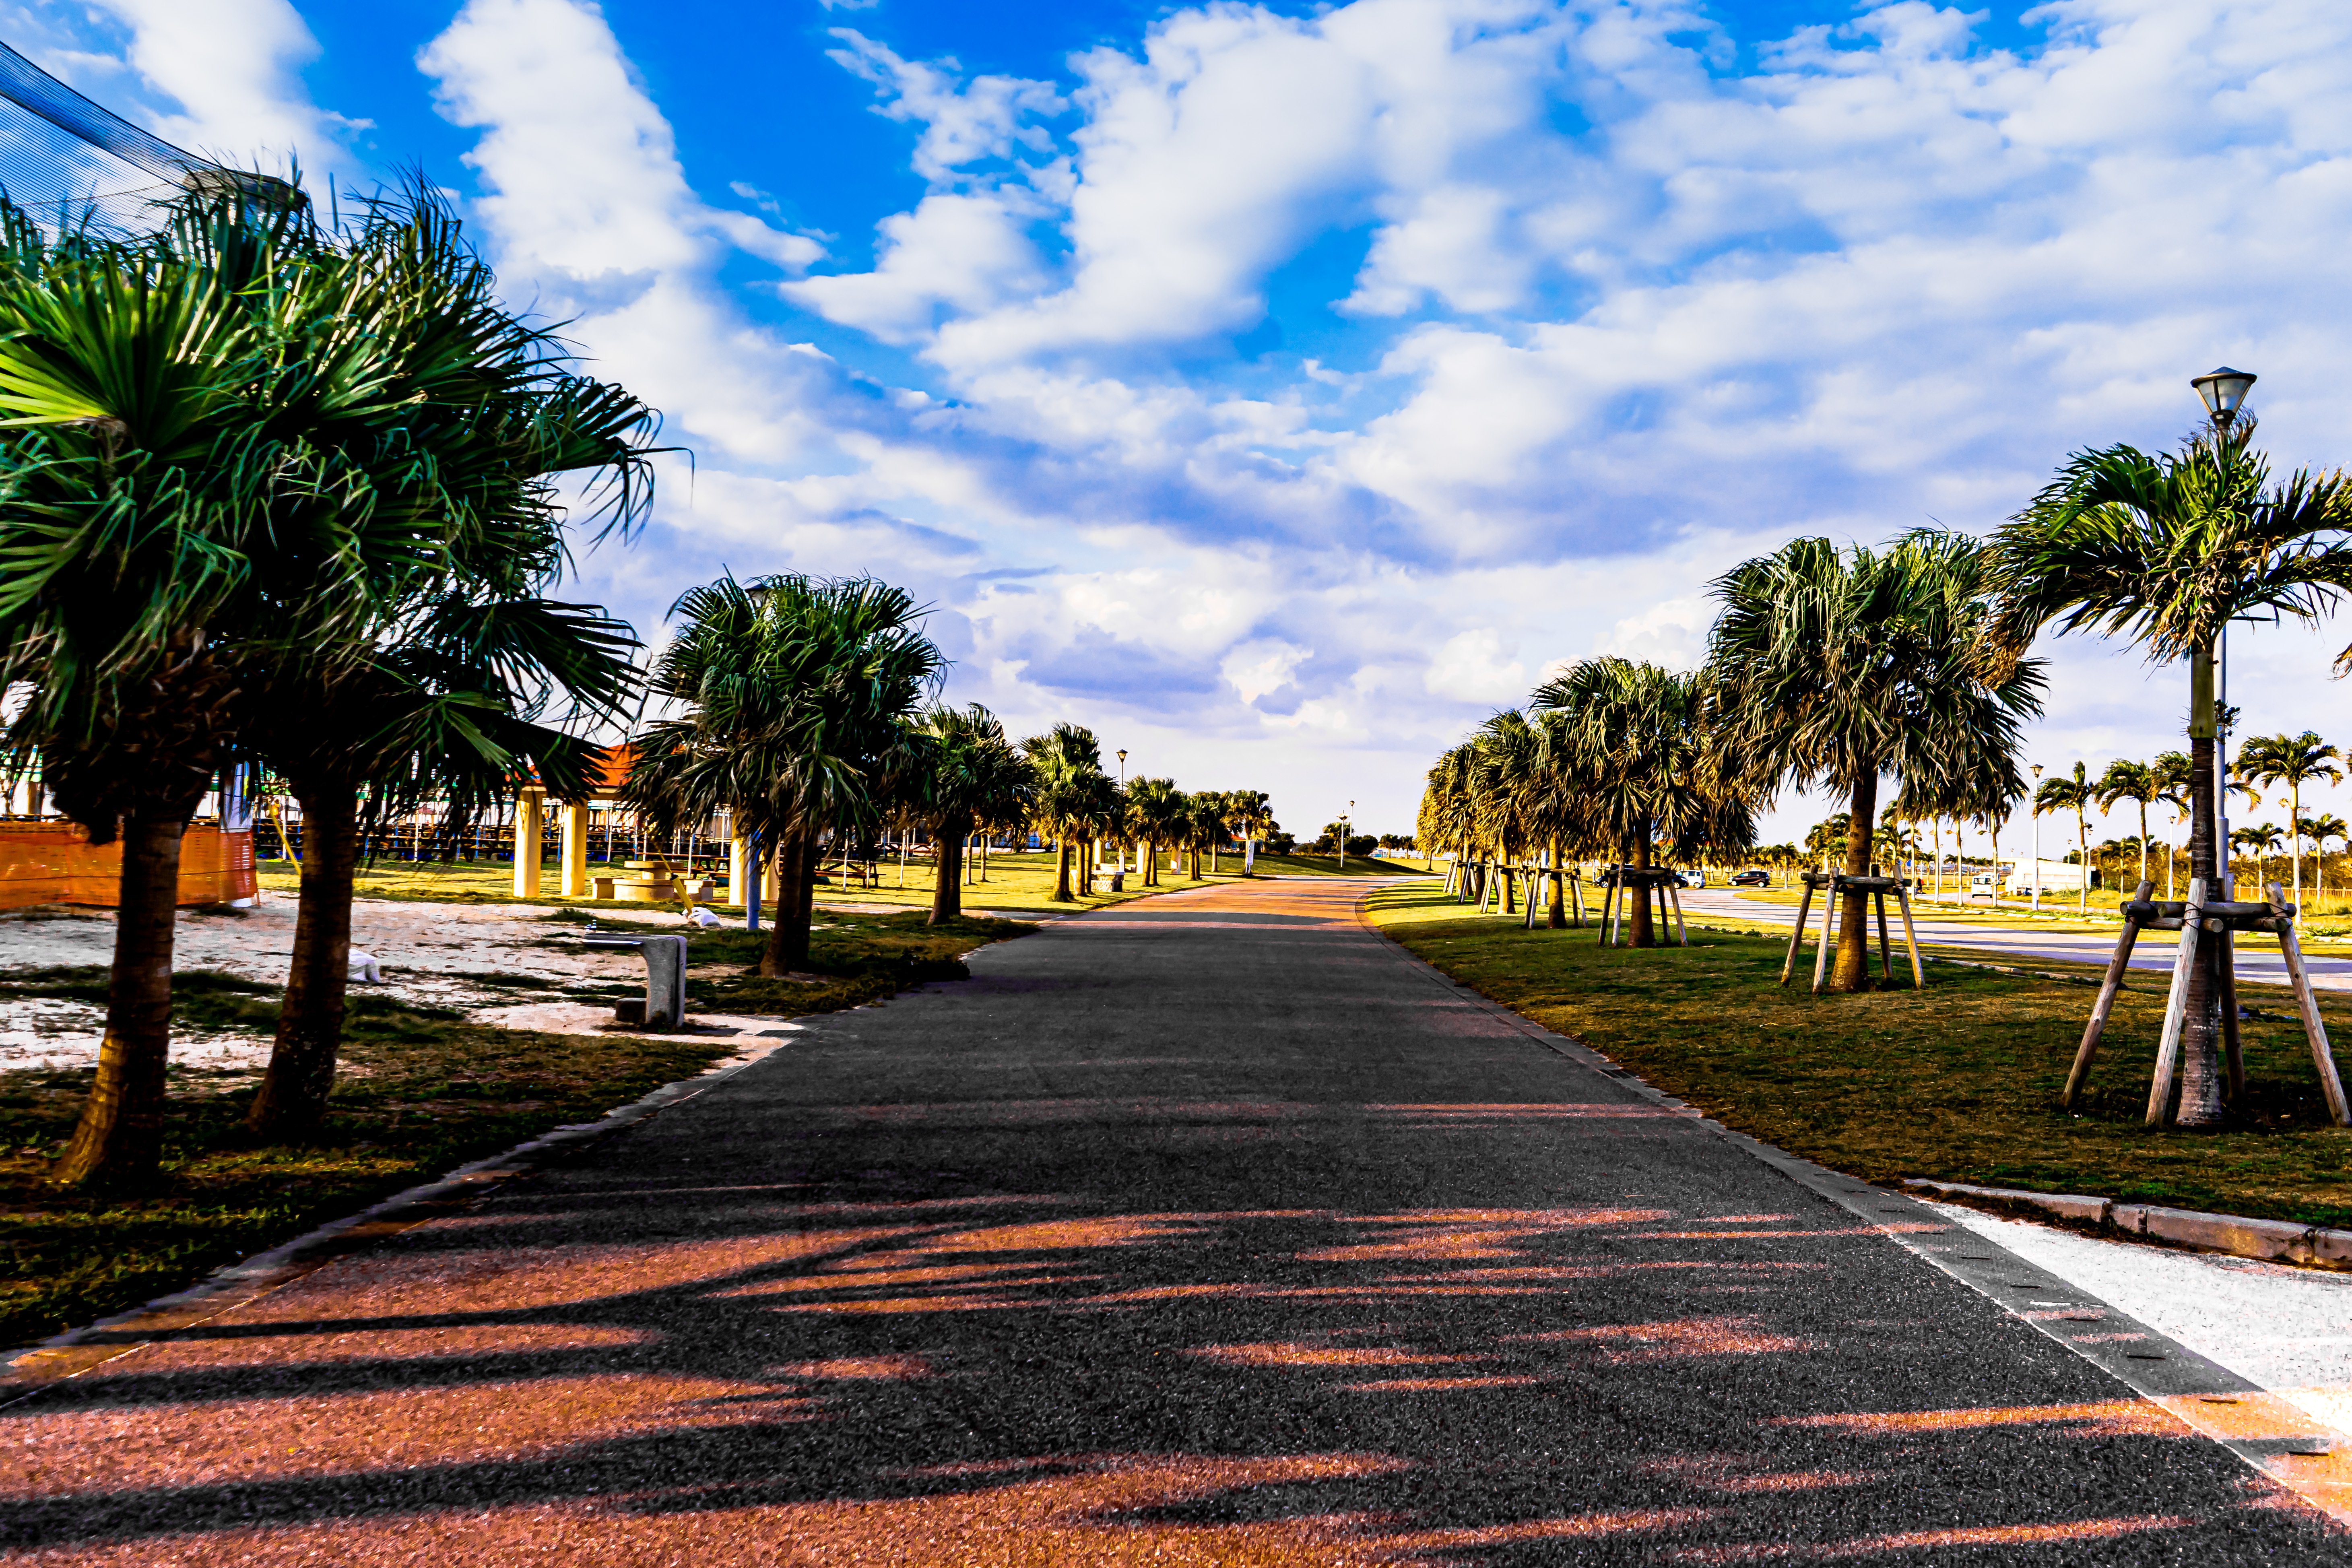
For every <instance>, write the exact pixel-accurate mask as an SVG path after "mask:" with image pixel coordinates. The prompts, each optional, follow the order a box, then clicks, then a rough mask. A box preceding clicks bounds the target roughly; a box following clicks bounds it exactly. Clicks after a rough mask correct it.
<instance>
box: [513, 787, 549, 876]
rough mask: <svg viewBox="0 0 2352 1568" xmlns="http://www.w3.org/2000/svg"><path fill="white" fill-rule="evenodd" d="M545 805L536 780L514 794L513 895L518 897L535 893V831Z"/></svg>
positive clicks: (537, 834)
mask: <svg viewBox="0 0 2352 1568" xmlns="http://www.w3.org/2000/svg"><path fill="white" fill-rule="evenodd" d="M546 807H547V792H546V791H545V790H543V789H541V788H540V787H539V786H538V785H537V784H530V785H527V786H525V787H524V789H523V790H522V792H521V793H520V794H519V795H516V796H515V857H514V896H515V897H516V898H518V899H535V898H537V897H539V832H540V826H541V813H542V812H544V811H545V810H546Z"/></svg>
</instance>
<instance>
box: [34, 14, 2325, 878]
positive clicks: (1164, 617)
mask: <svg viewBox="0 0 2352 1568" xmlns="http://www.w3.org/2000/svg"><path fill="white" fill-rule="evenodd" d="M0 23H5V37H7V38H8V39H9V41H10V42H12V43H14V44H15V45H16V47H19V48H22V49H24V50H25V51H26V53H28V54H30V55H32V56H33V57H34V58H37V59H38V60H40V61H41V62H42V63H43V64H45V65H47V67H49V68H51V69H53V70H56V71H57V72H58V74H60V75H62V76H64V77H66V78H67V79H68V80H71V81H73V82H74V83H75V84H76V85H77V86H79V87H81V88H82V89H84V90H85V91H88V92H89V93H91V94H92V95H93V96H95V97H98V98H100V100H102V101H105V102H108V103H110V104H111V105H114V106H116V107H118V108H119V109H121V110H122V111H123V112H125V113H127V114H129V115H131V117H132V118H134V119H140V120H142V121H145V122H147V123H150V124H152V125H153V126H154V127H155V128H156V129H157V130H158V131H159V132H162V133H163V134H165V135H167V136H170V137H173V139H175V140H179V141H182V142H186V143H189V144H193V145H195V146H199V147H201V148H204V149H205V150H206V151H209V152H212V153H215V154H216V155H224V156H230V157H238V158H243V159H248V160H249V159H255V158H265V159H278V160H282V159H284V158H285V157H287V156H289V154H290V155H296V156H299V160H300V163H301V165H302V167H303V169H304V170H305V172H306V174H307V176H308V177H309V178H310V180H311V181H312V182H313V184H316V185H320V186H323V184H324V183H325V182H326V181H328V180H329V179H334V180H341V181H352V182H359V183H362V184H365V183H367V182H370V181H373V180H377V179H382V178H385V177H388V176H390V175H392V174H396V173H397V172H398V171H399V170H401V169H403V168H404V167H408V166H412V165H421V166H422V167H423V168H424V169H425V171H426V172H427V173H428V174H429V175H430V176H431V177H432V178H433V179H435V180H436V181H437V182H440V183H441V184H445V185H446V186H447V187H448V188H449V189H450V190H451V191H452V192H453V193H454V194H455V195H457V199H458V200H459V201H460V202H461V204H462V205H463V206H464V209H465V211H466V212H467V217H468V220H469V222H470V223H471V225H472V226H473V227H474V231H475V232H476V233H477V235H478V237H480V240H481V242H482V244H483V245H484V247H485V248H486V249H487V250H488V252H489V253H490V254H491V255H492V257H493V258H495V259H496V260H497V262H498V264H499V270H500V276H501V278H502V279H503V281H504V284H505V286H506V287H507V288H508V289H509V290H510V292H511V294H512V295H513V297H514V298H515V299H516V300H518V301H519V302H522V303H525V304H528V305H530V306H531V307H532V308H535V309H538V310H542V311H544V312H546V313H548V314H550V315H551V316H556V317H560V318H562V319H565V320H567V321H571V322H572V326H571V328H570V331H571V333H572V337H573V338H574V340H575V341H576V342H578V343H579V345H580V348H581V351H582V353H583V355H584V356H586V357H587V358H588V359H589V360H590V362H591V363H592V364H593V368H594V369H595V370H596V372H597V373H598V374H604V375H607V376H610V377H612V378H614V379H616V380H619V381H622V382H624V383H625V384H628V385H629V386H630V387H631V388H632V389H634V390H635V391H637V392H639V393H640V394H641V395H645V396H646V397H647V398H648V399H650V400H651V401H653V402H655V403H656V404H657V405H660V406H661V407H662V408H663V409H664V410H665V411H666V413H667V416H668V420H669V426H668V429H669V434H670V436H671V437H672V438H673V439H676V440H678V441H680V442H682V443H684V444H686V445H688V446H689V447H692V448H693V451H694V455H695V460H694V465H693V467H692V468H691V470H689V469H688V468H687V467H686V466H685V465H684V464H683V463H680V464H677V465H674V466H673V467H672V468H671V469H670V471H668V472H667V473H666V474H665V476H664V481H663V490H662V501H661V506H660V510H659V514H658V517H657V520H656V523H655V525H654V526H653V527H652V528H651V529H650V530H648V531H647V532H646V535H645V536H644V538H643V539H642V540H641V541H640V542H638V543H637V544H636V545H635V546H634V547H632V548H630V549H627V550H619V549H612V548H607V549H604V550H602V551H599V552H596V553H594V554H593V555H590V556H587V557H585V558H583V561H582V563H581V566H580V576H581V580H582V588H583V592H584V593H586V594H589V595H594V596H596V597H599V598H602V599H604V600H605V601H606V602H608V603H610V604H612V605H614V606H615V607H616V608H618V609H620V610H622V611H623V612H625V613H626V614H627V615H629V616H631V617H632V618H633V619H634V620H635V621H636V623H637V624H638V626H640V628H641V629H642V630H644V631H645V632H646V634H647V635H648V636H652V637H657V636H658V634H659V626H660V623H661V616H662V613H663V611H664V609H665V608H666V606H667V605H668V603H669V602H670V600H671V599H672V598H673V597H674V596H675V595H676V594H677V592H678V591H679V590H680V589H682V588H684V587H686V586H688V584H692V583H693V582H696V581H698V580H703V579H706V578H708V577H709V575H711V574H714V573H716V572H717V571H718V570H719V569H720V568H721V567H722V566H724V567H729V568H731V569H733V570H735V571H736V572H738V573H743V574H752V573H760V572H768V571H779V570H787V569H791V570H803V571H811V572H818V573H847V572H858V571H870V572H874V573H877V574H881V575H883V576H886V577H889V578H891V579H893V580H895V581H899V582H902V583H905V584H908V585H909V586H910V587H912V588H913V589H914V590H915V591H916V592H917V593H918V594H919V595H921V596H922V597H923V598H924V599H925V600H926V601H927V602H929V603H930V604H932V605H935V606H937V613H936V616H935V620H934V627H935V630H936V632H937V634H938V636H939V637H940V641H941V642H942V644H943V645H944V646H946V647H947V648H948V649H949V651H950V653H951V654H952V655H954V657H955V658H956V659H957V660H958V663H957V666H956V668H955V671H954V674H953V677H952V679H951V681H950V696H951V697H952V698H954V699H955V700H980V701H985V702H987V703H989V704H990V705H991V706H992V707H994V708H996V709H998V710H1000V711H1001V712H1003V714H1004V715H1005V716H1006V718H1007V720H1008V721H1009V722H1010V723H1011V724H1013V726H1014V727H1015V728H1016V729H1027V728H1030V727H1034V726H1042V725H1043V724H1045V723H1046V722H1048V721H1052V720H1054V719H1058V718H1072V719H1076V720H1079V721H1084V722H1087V723H1089V724H1091V725H1092V726H1093V727H1094V728H1095V729H1096V730H1097V731H1098V732H1099V733H1100V734H1101V735H1102V736H1103V738H1104V740H1105V742H1106V744H1107V745H1108V746H1111V747H1118V746H1124V747H1126V748H1128V749H1129V752H1130V753H1131V758H1132V763H1133V764H1134V765H1135V766H1136V767H1138V768H1139V769H1141V770H1143V771H1149V772H1152V773H1171V774H1173V775H1175V776H1176V777H1177V778H1178V779H1179V781H1180V782H1181V783H1185V784H1192V785H1202V786H1212V787H1233V786H1248V787H1256V788H1263V789H1266V790H1269V791H1270V792H1272V793H1273V795H1274V796H1275V800H1276V811H1277V814H1278V815H1279V816H1281V817H1282V818H1283V820H1284V821H1285V822H1286V824H1288V825H1289V826H1293V827H1308V828H1311V827H1312V826H1316V825H1318V824H1319V823H1321V822H1322V821H1324V820H1326V819H1328V817H1329V816H1332V815H1333V814H1334V813H1335V812H1336V811H1337V810H1339V808H1341V807H1342V806H1344V805H1346V804H1347V802H1348V801H1349V800H1351V799H1352V800H1354V801H1356V802H1357V809H1356V816H1357V819H1358V821H1359V822H1360V823H1363V824H1365V825H1366V826H1375V827H1391V826H1393V827H1400V828H1401V827H1404V826H1408V825H1409V822H1410V818H1411V816H1412V805H1413V802H1414V800H1415V799H1416V798H1417V795H1418V793H1419V775H1420V773H1421V771H1422V769H1423V767H1424V766H1425V765H1426V763H1427V762H1428V760H1429V759H1430V757H1431V756H1432V755H1433V753H1434V752H1436V751H1437V750H1439V749H1440V748H1442V747H1443V746H1444V745H1446V744H1449V743H1450V742H1452V741H1454V739H1456V738H1457V737H1458V736H1459V735H1460V734H1461V733H1462V732H1463V731H1465V730H1466V729H1467V728H1469V727H1470V726H1472V725H1474V724H1475V723H1476V722H1477V721H1480V720H1481V719H1483V718H1484V717H1485V716H1486V714H1488V713H1490V712H1492V711H1493V710H1495V709H1496V708H1497V707H1501V706H1506V705H1508V704H1510V703H1512V702H1514V701H1516V700H1518V699H1519V698H1520V697H1521V696H1522V695H1523V694H1524V693H1525V691H1526V690H1527V689H1528V687H1529V686H1530V685H1532V684H1533V683H1534V682H1535V681H1536V680H1538V679H1541V677H1542V676H1543V674H1544V673H1545V671H1546V670H1547V669H1549V668H1551V667H1553V666H1555V665H1557V664H1558V663H1559V662H1560V661H1563V660H1568V659H1573V658H1580V657H1583V656H1585V655H1589V654H1591V653H1595V652H1603V651H1607V652H1619V653H1625V654H1630V655H1634V656H1637V657H1646V658H1658V659H1661V660H1663V661H1665V662H1669V663H1675V664H1688V663H1691V662H1694V661H1695V660H1696V658H1697V657H1698V654H1699V651H1700V647H1701V645H1702V642H1703V638H1704V634H1705V629H1706V622H1707V620H1708V618H1709V610H1708V604H1707V598H1706V584H1707V583H1708V581H1709V580H1710V579H1711V578H1712V577H1713V576H1715V575H1716V574H1718V573H1720V572H1721V571H1723V570H1724V569H1725V568H1727V567H1728V566H1729V565H1730V564H1732V563H1734V562H1736V561H1737V560H1738V559H1739V558H1740V557H1741V556H1743V555H1745V554H1748V553H1751V552H1756V551H1759V550H1763V549H1768V548H1769V547H1771V546H1772V545H1774V544H1777V543H1778V542H1780V541H1782V540H1784V539H1786V538H1789V537H1791V536H1793V535H1796V534H1799V533H1808V532H1821V533H1828V534H1831V535H1832V536H1835V537H1839V538H1860V539H1868V540H1875V539H1879V538H1883V537H1885V536H1887V535H1889V534H1891V533H1894V532H1896V531H1901V530H1904V529H1906V528H1910V527H1913V526H1916V525H1918V524H1920V523H1923V522H1927V521H1941V522H1944V523H1947V524H1950V525H1953V526H1958V527H1964V528H1970V529H1982V528H1986V527H1989V526H1990V525H1992V524H1993V523H1995V522H1997V521H1999V520H2000V518H2001V517H2002V516H2004V515H2006V514H2007V513H2008V512H2010V511H2011V510H2014V509H2015V508H2016V507H2017V506H2018V505H2019V504H2020V503H2021V501H2022V500H2024V499H2025V498H2026V497H2028V496H2029V495H2030V494H2031V493H2032V490H2033V489H2035V488H2037V486H2038V485H2039V483H2040V482H2041V480H2042V479H2043V478H2044V477H2045V476H2046V475H2047V474H2048V473H2049V471H2050V470H2051V468H2053V466H2054V465H2055V464H2056V463H2057V462H2058V461H2059V460H2061V459H2062V458H2063V456H2064V454H2065V453H2066V452H2067V451H2068V450H2069V449H2070V448H2072V447H2076V446H2080V445H2083V444H2085V443H2091V442H2104V441H2109V440H2116V439H2130V440H2135V441H2138V442H2141V443H2144V444H2161V443H2164V442H2167V441H2169V440H2171V439H2172V438H2174V437H2178V436H2179V434H2181V433H2182V431H2183V430H2184V429H2185V428H2186V427H2187V426H2188V424H2189V420H2190V417H2191V416H2192V415H2193V413H2194V411H2195V408H2194V404H2193V402H2192V401H2191V398H2190V395H2189V391H2188V388H2187V386H2186V379H2187V377H2188V376H2189V374H2193V373H2195V372H2197V371H2200V370H2203V369H2206V368H2209V367H2210V366H2211V365H2212V364H2214V363H2221V362H2223V361H2228V362H2231V363H2241V364H2245V365H2248V366H2250V367H2251V368H2253V369H2256V370H2258V371H2260V372H2261V373H2262V374H2263V383H2262V384H2261V386H2260V387H2259V388H2258V389H2257V393H2256V404H2257V405H2258V407H2259V408H2260V409H2261V411H2262V413H2263V416H2264V418H2265V425H2264V430H2265V435H2266V438H2267V439H2268V441H2269V442H2270V444H2271V445H2272V447H2273V449H2274V451H2275V452H2276V453H2277V454H2278V456H2279V458H2280V459H2281V461H2282V462H2283V463H2296V462H2302V463H2314V464H2321V465H2331V466H2332V465H2333V464H2334V463H2336V461H2338V460H2339V459H2340V458H2341V457H2342V456H2343V451H2342V448H2343V444H2344V426H2345V422H2344V417H2343V411H2344V404H2345V399H2344V396H2343V395H2342V393H2341V391H2340V387H2341V384H2342V372H2341V367H2342V366H2343V365H2344V364H2345V363H2347V359H2352V355H2347V350H2352V315H2348V314H2347V309H2346V306H2345V303H2344V289H2343V287H2342V278H2343V271H2344V263H2343V260H2342V258H2343V257H2344V256H2345V255H2346V254H2347V239H2352V232H2347V231H2352V48H2347V44H2352V37H2348V36H2347V35H2352V8H2347V7H2346V6H2344V5H2341V4H2340V0H2056V3H2054V4H2048V5H2036V6H2032V7H2028V6H2023V5H2015V4H2009V3H2006V0H2002V3H1994V4H1989V5H1985V6H1983V7H1980V8H1979V9H1976V10H1972V11H1963V10H1960V9H1957V8H1950V7H1937V6H1936V5H1931V4H1928V3H1927V0H1896V3H1895V4H1888V5H1869V4H1864V5H1851V4H1828V3H1815V0H1769V3H1764V0H1759V3H1755V4H1716V5H1707V4H1701V3H1696V0H1356V3H1355V4H1351V5H1343V6H1326V5H1317V6H1306V5H1239V4H1229V3H1221V4H1214V5H1141V4H1132V3H1129V0H1102V3H1097V4H1068V5H1057V4H1036V3H1033V4H1024V5H1017V6H1013V5H1005V6H983V5H970V4H963V5H947V4H940V3H932V0H867V3H863V4H855V3H851V0H831V4H825V3H824V0H760V3H756V4H753V3H743V0H738V3H735V4H726V5H722V4H719V3H716V0H665V3H663V4H660V5H655V4H651V3H648V0H611V3H609V4H606V5H603V6H601V7H599V6H595V5H586V4H583V3H581V0H462V3H460V0H432V3H425V0H373V3H371V4H369V5H352V4H336V5H325V4H312V5H294V4H290V3H289V0H76V3H73V4H48V3H39V0H36V3H32V4H24V3H18V4H14V5H10V4H0ZM2347 636H2352V633H2347V632H2345V631H2344V630H2343V629H2342V628H2340V627H2337V628H2329V629H2328V630H2327V631H2324V632H2322V633H2319V634H2315V635H2313V634H2305V633H2302V632H2295V631H2288V632H2282V633H2265V634H2264V635H2263V636H2261V637H2253V638H2251V639H2246V646H2245V647H2242V649H2241V651H2240V654H2239V692H2240V694H2241V695H2242V696H2243V697H2244V698H2245V700H2246V705H2247V709H2248V712H2247V721H2248V723H2249V724H2250V725H2252V726H2256V727H2260V728H2275V727H2279V726H2284V725H2292V726H2294V727H2296V728H2300V727H2303V726H2304V725H2306V724H2308V725H2312V726H2315V727H2317V728H2319V729H2320V730H2322V731H2325V732H2327V733H2329V734H2331V736H2333V735H2334V734H2335V732H2336V727H2337V726H2338V725H2339V723H2340V720H2341V716H2342V714H2343V710H2344V706H2345V703H2344V698H2345V692H2344V689H2342V688H2340V687H2338V686H2336V684H2334V683H2333V682H2332V681H2330V680H2329V679H2328V678H2327V664H2328V658H2329V656H2330V655H2331V654H2332V653H2333V652H2334V651H2335V650H2336V647H2340V646H2341V643H2342V640H2343V639H2344V637H2347ZM2052 651H2053V654H2054V655H2055V657H2056V658H2057V660H2058V666H2057V671H2056V674H2057V680H2056V686H2055V689H2054V691H2053V701H2052V711H2051V715H2050V718H2049V720H2048V721H2047V722H2046V723H2045V724H2044V725H2042V728H2041V729H2040V730H2039V731H2037V733H2036V735H2035V737H2034V752H2035V755H2036V757H2037V758H2038V759H2039V760H2042V761H2044V762H2047V763H2051V764H2053V765H2054V766H2058V767H2061V768H2063V767H2065V766H2067V765H2069V764H2071V763H2072V762H2073V761H2074V759H2075V758H2076V757H2078V756H2080V757H2084V758H2086V759H2087V760H2089V761H2091V762H2092V763H2093V764H2094V765H2095V766H2096V765H2099V764H2101V763H2104V761H2105V759H2106V758H2107V757H2111V756H2114V755H2117V754H2129V755H2146V754H2148V753H2149V752H2153V751H2155V750H2157V749H2158V748H2159V747H2161V746H2163V745H2165V744H2168V743H2169V742H2168V732H2169V731H2172V729H2173V727H2174V717H2175V711H2176V710H2177V709H2178V708H2179V705H2180V699H2179V692H2178V691H2176V689H2175V687H2176V686H2177V685H2178V684H2179V683H2178V680H2177V679H2176V678H2175V677H2174V676H2173V675H2171V674H2169V673H2168V672H2157V674H2156V676H2155V678H2154V679H2151V676H2150V672H2148V671H2147V670H2145V669H2144V668H2142V667H2141V666H2140V665H2139V664H2138V663H2137V660H2136V659H2135V658H2134V657H2133V656H2132V655H2131V654H2129V652H2128V651H2127V650H2118V649H2111V648H2106V647H2102V646H2100V645H2096V644H2068V645H2063V646H2061V647H2056V648H2054V649H2053V650H2052ZM2344 738H2346V739H2352V731H2347V734H2346V735H2345V736H2344ZM2338 808H2339V809H2341V805H2340V804H2339V805H2338ZM1814 815H1816V808H1815V807H1814V806H1813V805H1811V804H1809V803H1801V802H1791V803H1790V804H1789V805H1788V806H1787V808H1786V809H1785V810H1784V811H1783V813H1782V814H1781V816H1780V818H1778V819H1776V821H1775V823H1774V824H1773V827H1774V830H1775V834H1776V836H1779V835H1780V834H1782V833H1793V832H1795V831H1799V830H1801V826H1802V825H1803V824H1804V823H1805V822H1808V821H1810V820H1811V818H1812V816H1814ZM2258 815H2267V814H2258ZM2117 826H2118V830H2121V825H2120V824H2118V825H2117Z"/></svg>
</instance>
